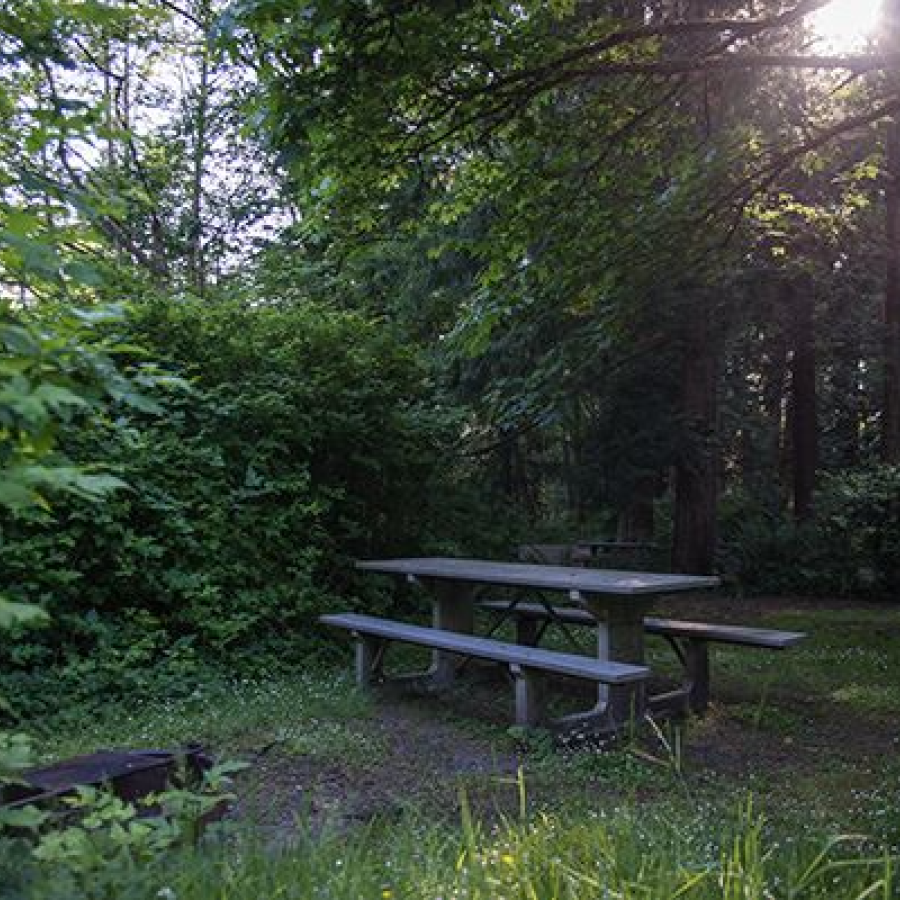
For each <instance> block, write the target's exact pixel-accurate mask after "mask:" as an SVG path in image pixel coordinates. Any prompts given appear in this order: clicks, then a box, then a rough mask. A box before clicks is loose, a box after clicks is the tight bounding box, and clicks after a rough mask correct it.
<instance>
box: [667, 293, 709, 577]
mask: <svg viewBox="0 0 900 900" xmlns="http://www.w3.org/2000/svg"><path fill="white" fill-rule="evenodd" d="M712 315H713V310H712V303H711V302H710V298H709V296H708V294H706V292H700V293H699V294H697V295H695V298H693V302H692V309H691V313H690V320H691V321H690V322H689V323H688V326H687V329H688V332H687V335H686V338H687V339H686V342H685V348H684V361H683V364H682V370H681V409H682V415H683V417H684V428H685V436H684V439H683V441H682V448H681V452H680V453H679V458H678V461H677V464H676V466H675V530H674V535H673V542H672V565H673V566H674V568H675V570H676V571H678V572H692V573H695V574H704V573H706V572H711V571H712V569H713V565H714V560H715V552H716V538H717V534H716V532H717V528H716V505H717V500H718V450H717V446H716V439H717V438H716V433H717V421H716V420H717V414H718V409H717V406H718V404H717V397H716V372H717V363H716V356H715V349H714V347H715V343H714V335H713V329H712Z"/></svg>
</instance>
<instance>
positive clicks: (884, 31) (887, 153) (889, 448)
mask: <svg viewBox="0 0 900 900" xmlns="http://www.w3.org/2000/svg"><path fill="white" fill-rule="evenodd" d="M882 15H883V22H882V28H881V42H882V47H883V49H884V50H885V51H888V52H894V51H895V50H896V48H897V46H898V44H900V0H885V3H884V7H883V13H882ZM888 77H889V78H891V80H892V82H893V85H894V87H895V88H896V87H897V84H898V81H900V79H898V76H897V75H896V74H895V73H891V74H890V75H889V76H888ZM884 157H885V159H884V172H883V177H884V206H885V229H884V232H885V253H886V266H885V283H884V310H883V324H884V350H883V352H884V360H883V363H884V384H883V393H884V396H883V403H884V409H883V411H882V429H881V455H882V459H883V460H884V462H886V463H891V464H896V463H900V117H898V116H893V117H892V118H891V119H890V120H889V121H888V123H887V134H886V137H885V147H884Z"/></svg>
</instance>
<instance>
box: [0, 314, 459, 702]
mask: <svg viewBox="0 0 900 900" xmlns="http://www.w3.org/2000/svg"><path fill="white" fill-rule="evenodd" d="M132 329H133V335H132V339H133V340H135V342H136V343H137V344H139V345H143V346H144V347H146V348H148V351H149V352H150V353H151V354H152V355H153V356H154V357H156V358H163V359H167V360H168V363H169V364H170V365H171V367H172V369H173V370H174V371H177V372H179V373H181V374H184V375H185V376H187V377H188V378H189V379H190V381H191V384H192V389H191V390H190V391H184V392H182V393H181V394H180V395H179V396H178V397H177V398H176V399H172V400H169V401H167V406H166V412H165V415H164V416H162V417H156V418H149V417H148V418H146V419H142V418H135V417H134V416H133V415H132V416H131V417H130V418H125V417H123V418H121V419H119V420H117V421H111V422H109V423H108V424H107V425H106V426H105V427H102V428H101V427H95V428H94V429H93V430H92V431H91V432H90V433H84V432H83V431H80V432H73V433H72V434H70V435H67V437H66V440H67V444H68V447H67V449H68V451H69V453H70V454H71V455H72V457H73V458H76V459H77V458H79V457H84V458H86V459H103V460H105V461H106V462H107V463H108V464H109V465H110V466H111V467H112V469H113V471H115V472H116V473H117V474H119V475H120V477H122V478H123V479H124V480H125V481H126V482H127V484H128V485H129V487H128V489H127V490H123V491H120V492H118V493H117V494H116V495H115V496H114V497H112V498H110V499H108V500H107V501H105V502H104V503H102V504H99V505H98V504H89V503H87V502H82V501H79V500H77V499H68V500H64V501H60V503H59V505H58V506H57V507H56V508H55V509H54V510H53V519H54V521H53V522H52V525H51V523H50V522H49V520H48V517H47V516H42V517H40V520H36V519H35V517H33V516H32V517H31V518H30V519H29V520H28V521H23V520H22V519H21V518H19V519H16V520H12V519H9V518H8V519H7V521H6V522H4V523H3V542H2V546H0V571H2V576H3V580H4V582H5V584H6V585H7V587H8V591H9V593H10V595H11V596H14V597H15V598H16V599H19V600H24V601H35V602H38V603H40V604H41V605H43V606H44V607H46V608H48V609H49V611H50V612H51V613H52V616H53V627H52V628H51V629H47V630H45V631H44V632H43V636H42V639H40V640H37V639H34V638H33V639H31V640H29V641H27V642H21V641H18V642H14V643H13V645H12V646H11V647H9V648H7V649H6V650H4V651H2V654H3V660H2V661H3V662H4V663H5V664H6V667H7V668H11V669H12V670H13V671H14V672H15V671H16V670H18V671H20V672H24V671H29V672H32V673H33V672H35V671H38V672H40V671H41V670H44V671H45V672H47V671H50V670H51V669H52V670H53V672H54V674H53V678H54V679H56V680H57V687H59V686H60V685H59V681H58V680H59V679H63V680H64V681H67V682H70V684H67V685H65V686H66V687H69V688H72V689H73V690H75V691H76V695H77V692H78V691H79V690H80V691H82V692H84V691H96V690H97V689H99V688H104V689H107V690H129V691H134V690H139V689H140V688H141V684H142V683H143V681H144V680H145V678H146V675H145V674H144V673H146V671H147V670H148V669H149V668H151V667H157V675H160V673H162V674H164V675H165V677H166V678H167V679H168V680H169V681H171V682H172V684H173V685H174V684H175V683H178V682H186V677H187V676H188V675H189V673H190V672H191V671H192V670H195V669H196V667H197V665H198V660H204V661H213V662H215V661H218V662H222V661H228V662H229V663H232V662H233V661H234V660H235V659H241V658H243V659H244V660H245V661H247V660H252V659H254V658H259V657H260V654H261V653H263V652H264V651H266V650H273V649H278V650H279V651H280V652H281V655H282V656H283V657H284V658H286V659H289V658H294V659H296V658H297V656H298V655H299V654H301V653H307V652H308V651H309V650H310V649H311V648H312V647H313V646H315V645H316V643H317V641H318V640H319V638H320V635H318V634H317V633H316V631H315V628H314V626H313V625H312V624H311V623H313V622H314V618H315V615H316V613H318V612H320V611H322V610H324V609H326V608H329V607H334V606H335V605H336V604H337V603H341V602H347V601H346V600H340V601H339V600H336V599H335V597H336V595H337V594H347V593H348V592H349V593H352V592H353V590H352V589H353V587H354V583H353V581H352V566H351V565H350V563H349V561H350V559H352V558H353V557H355V556H364V555H369V554H387V553H394V552H407V553H409V552H418V551H420V550H421V549H422V548H423V547H427V546H428V544H429V542H436V541H438V540H440V539H445V538H446V537H447V536H448V535H450V534H452V530H453V528H452V508H453V503H452V501H449V499H448V495H450V494H451V493H452V492H451V490H450V489H449V485H450V475H449V472H448V468H447V466H446V465H444V463H443V455H442V453H441V450H440V446H441V445H442V440H441V439H442V427H443V424H444V422H445V417H442V416H441V415H439V414H438V413H436V412H434V411H433V410H431V409H429V407H428V405H427V404H426V402H425V399H424V398H425V396H426V392H425V387H426V385H425V382H424V377H423V370H422V368H421V367H420V366H419V364H418V362H417V360H416V358H415V357H414V355H413V354H412V353H411V352H410V351H409V350H407V349H404V348H403V347H402V346H401V345H400V343H399V342H398V341H395V340H394V339H393V338H392V336H391V334H390V332H389V331H388V330H386V329H385V328H382V327H379V326H377V325H375V324H372V323H370V322H367V321H365V320H364V319H362V318H361V317H359V316H357V315H355V314H351V313H347V312H339V311H335V310H333V309H330V308H328V307H326V306H322V305H319V304H311V303H305V304H302V305H292V306H290V307H261V308H253V307H248V306H242V305H239V304H223V305H220V306H210V305H206V306H202V307H201V306H200V305H199V304H193V303H172V302H170V303H158V304H154V305H150V306H148V307H146V308H145V309H143V310H142V311H140V313H139V315H138V318H137V319H136V320H135V322H134V323H133V325H132ZM432 513H434V515H432ZM445 517H449V521H448V518H445ZM361 587H362V589H366V587H365V586H363V585H361ZM372 602H374V601H373V599H372V598H371V597H370V598H369V599H368V603H369V604H370V605H371V603H372ZM100 651H102V652H100ZM59 664H66V668H65V672H64V673H62V672H60V671H59V670H56V669H55V668H54V667H56V666H58V665H59ZM270 664H271V657H267V658H266V665H270ZM166 673H167V674H166ZM20 696H21V695H20ZM20 702H21V701H20Z"/></svg>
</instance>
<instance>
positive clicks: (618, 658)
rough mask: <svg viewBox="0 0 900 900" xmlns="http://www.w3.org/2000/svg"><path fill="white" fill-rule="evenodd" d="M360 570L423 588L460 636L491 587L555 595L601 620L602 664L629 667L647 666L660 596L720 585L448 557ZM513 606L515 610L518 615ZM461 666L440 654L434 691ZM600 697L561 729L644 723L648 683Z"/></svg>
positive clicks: (442, 624) (446, 627) (708, 580)
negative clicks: (649, 622)
mask: <svg viewBox="0 0 900 900" xmlns="http://www.w3.org/2000/svg"><path fill="white" fill-rule="evenodd" d="M356 566H357V568H358V569H360V570H362V571H366V572H373V573H379V574H385V575H395V576H400V577H403V578H405V579H406V580H407V581H410V582H415V583H418V584H421V585H422V586H423V587H424V588H425V589H426V590H427V592H428V596H429V597H430V599H431V603H432V624H433V627H434V628H435V629H439V630H440V631H441V632H447V631H450V632H456V633H458V634H461V635H471V634H473V632H474V623H475V610H476V605H477V591H478V590H479V589H481V588H483V587H484V586H485V585H496V586H500V587H503V588H509V589H517V590H521V591H524V592H526V593H527V592H529V591H530V592H535V591H539V592H553V593H554V594H557V595H561V596H562V597H563V599H564V600H566V601H568V602H569V603H570V604H576V605H577V606H579V607H581V608H583V609H584V610H586V611H587V612H588V613H590V615H591V616H592V617H593V619H595V620H596V625H597V650H596V652H597V659H598V660H600V661H605V662H611V663H624V664H628V665H631V666H643V665H644V633H645V618H646V617H647V614H648V612H649V611H650V608H651V607H652V605H653V604H654V602H656V601H657V600H658V599H659V598H660V597H661V596H668V595H677V594H679V593H683V592H686V591H697V590H706V589H710V588H715V587H717V586H718V585H719V583H720V581H719V579H718V578H716V577H713V576H703V575H673V574H664V573H649V572H628V571H612V570H599V569H585V568H581V567H573V566H554V565H534V564H528V563H510V562H495V561H491V560H482V559H457V558H446V557H427V558H409V559H384V560H366V561H361V562H358V563H357V564H356ZM515 602H516V601H515V600H513V601H511V602H510V610H511V611H513V612H514V610H515ZM549 608H550V607H548V609H549ZM545 652H546V651H545ZM457 659H458V652H457V654H453V653H451V652H447V651H446V650H444V649H435V650H434V651H433V663H432V668H431V670H430V672H429V673H428V677H429V679H430V680H431V682H432V684H434V685H436V686H447V685H449V684H451V683H452V682H453V680H454V679H455V678H456V677H457ZM597 691H598V696H597V704H596V706H595V707H594V708H593V709H591V710H589V711H588V712H586V713H581V714H578V715H577V716H574V717H567V720H566V722H564V723H563V724H564V725H565V726H566V727H579V726H582V725H583V726H585V727H590V726H592V725H593V724H596V723H601V722H602V723H603V725H604V727H605V728H609V727H610V725H611V726H612V727H613V728H623V727H625V725H626V724H627V722H628V721H630V720H631V719H633V718H634V719H640V718H641V717H642V716H643V715H644V712H645V710H646V708H647V694H646V682H645V679H632V680H623V681H621V682H618V683H616V682H615V681H609V680H608V681H605V682H604V681H600V682H598V687H597Z"/></svg>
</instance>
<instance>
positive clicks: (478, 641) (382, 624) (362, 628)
mask: <svg viewBox="0 0 900 900" xmlns="http://www.w3.org/2000/svg"><path fill="white" fill-rule="evenodd" d="M319 621H320V622H322V623H323V624H324V625H330V626H332V627H335V628H344V629H346V630H347V631H352V632H355V633H356V634H359V635H370V636H372V637H377V638H381V639H383V640H390V641H399V642H401V643H406V644H418V645H420V646H423V647H432V648H434V649H436V650H444V651H447V652H449V653H455V654H458V655H460V656H474V657H478V658H480V659H491V660H494V661H496V662H502V663H507V664H509V665H518V666H521V667H523V668H526V669H540V670H542V671H547V672H555V673H557V674H559V675H571V676H572V677H574V678H584V679H587V680H589V681H602V682H605V683H609V684H626V683H629V682H633V681H643V680H644V679H646V678H647V677H648V676H649V675H650V670H649V669H648V668H647V667H646V666H633V665H629V664H627V663H618V662H610V661H608V660H600V659H593V658H591V657H589V656H577V655H576V654H574V653H559V652H557V651H555V650H544V649H541V648H537V647H521V646H519V645H518V644H507V643H504V642H503V641H495V640H492V639H491V638H482V637H473V636H471V635H464V634H458V633H457V632H454V631H441V630H439V629H436V628H423V627H422V626H420V625H408V624H406V623H405V622H395V621H393V620H392V619H379V618H376V617H375V616H365V615H361V614H359V613H338V614H334V615H326V616H322V617H321V618H320V619H319Z"/></svg>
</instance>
